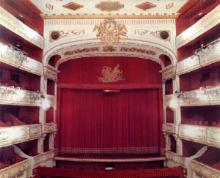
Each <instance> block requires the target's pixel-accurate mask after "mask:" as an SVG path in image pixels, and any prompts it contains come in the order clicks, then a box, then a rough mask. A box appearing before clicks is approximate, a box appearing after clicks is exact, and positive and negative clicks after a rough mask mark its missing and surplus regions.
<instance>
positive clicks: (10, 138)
mask: <svg viewBox="0 0 220 178" xmlns="http://www.w3.org/2000/svg"><path fill="white" fill-rule="evenodd" d="M41 134H42V133H41V125H40V124H34V125H21V126H11V127H1V128H0V147H5V146H10V145H14V144H17V143H22V142H26V141H29V140H34V139H37V138H39V137H40V136H41Z"/></svg>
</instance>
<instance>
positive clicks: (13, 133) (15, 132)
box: [8, 128, 23, 141]
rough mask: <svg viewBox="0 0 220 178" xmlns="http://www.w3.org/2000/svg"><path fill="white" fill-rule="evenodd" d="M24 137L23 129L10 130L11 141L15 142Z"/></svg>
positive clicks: (9, 137)
mask: <svg viewBox="0 0 220 178" xmlns="http://www.w3.org/2000/svg"><path fill="white" fill-rule="evenodd" d="M22 135H23V131H22V129H21V128H11V129H9V130H8V139H9V140H11V141H15V140H17V139H19V138H21V137H22Z"/></svg>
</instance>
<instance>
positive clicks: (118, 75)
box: [98, 64, 124, 83]
mask: <svg viewBox="0 0 220 178" xmlns="http://www.w3.org/2000/svg"><path fill="white" fill-rule="evenodd" d="M101 73H102V76H101V77H98V80H99V81H100V82H103V83H112V82H118V81H121V80H124V79H123V77H122V73H123V71H122V70H120V65H119V64H117V65H116V66H115V67H114V68H113V69H112V68H111V67H108V66H104V67H103V68H102V71H101Z"/></svg>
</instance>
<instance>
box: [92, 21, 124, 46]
mask: <svg viewBox="0 0 220 178" xmlns="http://www.w3.org/2000/svg"><path fill="white" fill-rule="evenodd" d="M93 31H97V34H96V37H97V38H98V39H100V40H101V42H102V43H103V44H104V45H106V46H113V45H115V44H118V43H119V42H120V40H121V39H122V38H125V37H126V35H127V28H126V26H125V25H124V24H120V23H118V22H117V21H115V20H113V19H105V20H104V22H101V23H100V24H99V25H95V27H94V29H93Z"/></svg>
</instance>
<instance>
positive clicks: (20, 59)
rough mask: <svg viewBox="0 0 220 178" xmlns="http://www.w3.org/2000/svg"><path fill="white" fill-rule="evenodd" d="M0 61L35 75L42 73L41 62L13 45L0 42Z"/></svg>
mask: <svg viewBox="0 0 220 178" xmlns="http://www.w3.org/2000/svg"><path fill="white" fill-rule="evenodd" d="M0 61H1V62H3V63H5V64H8V65H11V66H14V67H17V68H19V69H21V70H24V71H27V72H30V73H34V74H36V75H41V74H42V63H40V62H39V61H37V60H35V59H32V58H30V57H28V56H27V55H26V54H25V53H23V51H21V50H19V49H17V48H15V47H13V46H8V45H5V44H2V43H0Z"/></svg>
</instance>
